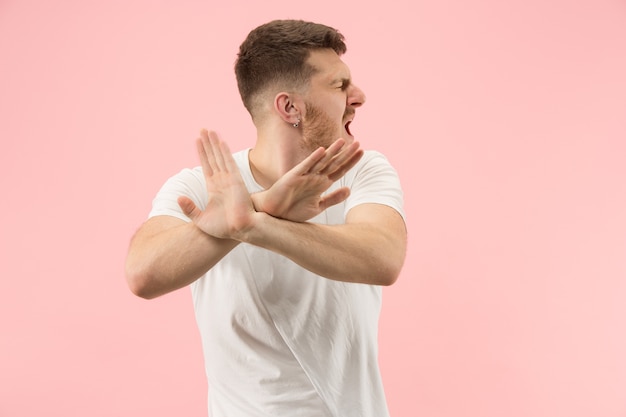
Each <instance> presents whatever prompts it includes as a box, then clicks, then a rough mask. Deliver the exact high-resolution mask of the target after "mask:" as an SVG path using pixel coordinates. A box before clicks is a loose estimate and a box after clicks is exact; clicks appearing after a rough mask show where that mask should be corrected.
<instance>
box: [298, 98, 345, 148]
mask: <svg viewBox="0 0 626 417" xmlns="http://www.w3.org/2000/svg"><path fill="white" fill-rule="evenodd" d="M305 109H306V119H303V120H302V138H303V146H304V147H305V148H306V150H308V151H311V152H312V151H314V150H315V149H317V148H319V147H320V146H322V147H324V148H328V147H329V146H330V145H331V144H332V143H333V142H334V141H336V140H337V139H339V137H341V131H340V129H339V127H338V126H337V122H336V121H333V120H332V119H331V118H330V117H329V116H328V114H327V113H326V112H325V111H324V110H322V109H321V108H320V107H317V106H315V105H313V104H311V103H305Z"/></svg>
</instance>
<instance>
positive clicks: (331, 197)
mask: <svg viewBox="0 0 626 417" xmlns="http://www.w3.org/2000/svg"><path fill="white" fill-rule="evenodd" d="M349 196H350V189H349V188H348V187H341V188H340V189H338V190H335V191H333V192H332V193H330V194H328V195H327V196H325V197H323V198H322V199H320V203H319V204H320V208H321V209H322V210H326V209H327V208H328V207H331V206H334V205H335V204H339V203H341V202H342V201H344V200H345V199H346V198H348V197H349Z"/></svg>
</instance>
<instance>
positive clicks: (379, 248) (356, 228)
mask: <svg viewBox="0 0 626 417" xmlns="http://www.w3.org/2000/svg"><path fill="white" fill-rule="evenodd" d="M397 224H398V222H395V223H394V226H393V227H391V228H390V229H387V230H386V229H385V228H384V227H382V226H381V225H373V224H370V223H366V222H353V223H348V224H341V225H320V224H313V223H296V222H290V221H287V220H282V219H277V218H273V217H271V216H268V215H265V214H259V219H258V221H257V222H256V223H255V227H254V228H252V229H251V230H249V231H247V233H246V234H245V236H243V237H242V241H246V242H247V243H250V244H253V245H256V246H260V247H263V248H265V249H268V250H270V251H272V252H276V253H279V254H281V255H283V256H286V257H288V258H289V259H291V260H292V261H294V262H296V263H297V264H299V265H300V266H302V267H303V268H305V269H307V270H309V271H311V272H314V273H316V274H318V275H321V276H323V277H326V278H329V279H333V280H337V281H344V282H355V283H365V284H373V285H391V284H393V283H394V282H395V280H396V279H397V277H398V275H399V273H400V270H401V268H402V265H403V262H404V257H405V250H406V241H405V239H404V233H403V231H402V230H398V227H397ZM402 227H403V225H402ZM399 235H400V237H399Z"/></svg>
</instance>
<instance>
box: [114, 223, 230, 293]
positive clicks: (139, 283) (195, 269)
mask: <svg viewBox="0 0 626 417" xmlns="http://www.w3.org/2000/svg"><path fill="white" fill-rule="evenodd" d="M151 220H152V219H151ZM237 244H238V242H236V241H233V240H226V239H217V238H214V237H212V236H209V235H207V234H206V233H204V232H202V231H201V230H200V229H198V228H197V227H196V226H195V225H194V224H193V223H184V222H182V221H181V223H180V224H179V225H176V226H174V227H168V228H167V229H165V230H159V231H155V232H153V228H152V227H151V225H150V224H146V225H144V226H142V228H141V229H140V230H139V231H138V232H137V234H136V235H135V236H134V237H133V239H132V241H131V245H130V248H129V251H128V256H127V258H126V277H127V280H128V285H129V287H130V289H131V291H132V292H133V293H134V294H136V295H138V296H140V297H142V298H147V299H151V298H155V297H158V296H160V295H163V294H166V293H168V292H171V291H174V290H177V289H179V288H182V287H185V286H187V285H189V284H191V283H192V282H194V281H195V280H197V279H198V278H200V277H201V276H202V275H203V274H205V273H206V272H207V271H208V270H209V269H210V268H212V267H213V265H215V264H216V263H217V262H218V261H219V260H220V259H222V258H223V257H224V256H225V255H226V254H227V253H228V252H230V251H231V250H232V249H233V248H234V247H235V246H236V245H237Z"/></svg>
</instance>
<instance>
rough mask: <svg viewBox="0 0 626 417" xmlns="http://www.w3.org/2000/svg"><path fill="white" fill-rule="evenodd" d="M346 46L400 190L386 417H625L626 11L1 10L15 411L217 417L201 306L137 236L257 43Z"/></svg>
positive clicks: (444, 5)
mask: <svg viewBox="0 0 626 417" xmlns="http://www.w3.org/2000/svg"><path fill="white" fill-rule="evenodd" d="M274 18H303V19H307V20H315V21H320V22H324V23H327V24H330V25H333V26H336V27H338V28H340V29H341V30H342V32H343V33H344V34H345V35H346V37H347V41H348V47H349V51H348V54H347V55H346V56H345V60H346V62H347V63H348V64H349V65H350V66H351V69H352V73H353V76H354V80H355V82H356V83H357V84H358V85H359V86H360V87H361V88H362V89H363V90H364V91H365V92H366V94H367V95H368V102H367V104H366V105H365V106H364V107H363V108H362V109H361V110H360V111H358V112H357V118H356V121H355V123H354V125H353V128H352V129H353V131H354V132H356V136H357V137H358V139H359V140H360V141H361V142H362V144H363V145H364V147H366V148H375V149H378V150H381V151H382V152H384V153H385V154H387V155H388V157H389V159H390V160H391V162H392V163H393V164H394V165H395V166H396V168H397V169H398V171H399V173H400V175H401V177H402V181H403V184H404V187H405V191H406V211H407V213H408V219H409V223H408V228H409V249H408V257H407V262H406V266H405V268H404V271H403V273H402V276H401V277H400V280H399V281H398V283H397V284H396V285H394V286H392V287H389V288H385V290H384V307H383V314H382V318H381V323H380V365H381V368H382V372H383V377H384V381H385V388H386V392H387V397H388V402H389V407H390V409H391V412H392V415H393V416H395V417H400V416H407V417H412V416H427V417H452V416H454V417H458V416H468V417H474V416H476V417H501V416H507V417H526V416H528V417H554V416H567V417H587V416H598V417H624V416H626V302H625V301H624V300H625V299H626V162H625V161H626V3H624V2H623V1H617V0H615V1H606V0H599V1H598V0H585V1H583V0H579V1H576V0H574V1H565V0H555V1H550V2H546V1H542V0H527V1H521V0H519V1H515V0H514V1H497V0H479V1H473V2H465V1H462V0H444V1H437V2H432V1H419V0H418V1H403V2H393V1H392V2H385V3H383V4H379V3H376V2H369V3H368V2H363V1H346V2H336V1H334V0H322V1H318V2H304V3H303V2H298V3H286V2H278V1H265V2H244V1H241V0H234V1H231V2H219V3H218V2H209V1H204V2H203V1H190V0H187V1H178V2H167V1H148V0H128V1H122V0H116V1H110V2H95V1H92V2H87V1H78V0H76V1H58V2H47V1H34V0H20V1H18V0H0V138H1V140H2V150H1V152H0V174H1V175H0V181H1V183H0V185H1V190H2V194H3V198H2V206H1V207H2V216H0V277H1V280H0V291H1V299H0V416H3V417H4V416H7V417H13V416H38V415H48V416H91V417H99V416H102V417H104V416H106V417H110V416H147V415H149V416H155V417H158V416H171V415H184V416H203V415H206V382H205V379H204V371H203V359H202V356H201V348H200V341H199V337H198V335H197V331H196V327H195V322H194V318H193V312H192V305H191V298H190V294H189V291H188V290H186V289H185V290H181V291H178V292H176V293H173V294H170V295H168V296H166V297H163V298H161V299H157V300H154V301H144V300H141V299H138V298H136V297H134V296H132V295H131V294H130V292H129V291H128V290H127V288H126V284H125V281H124V276H123V263H124V257H125V253H126V248H127V244H128V241H129V239H130V237H131V235H132V234H133V232H134V230H135V229H136V228H137V227H138V226H139V224H140V223H141V222H142V221H143V220H144V219H145V217H146V215H147V213H148V211H149V208H150V202H151V199H152V197H153V196H154V194H155V192H156V191H157V190H158V188H159V187H160V185H161V184H162V182H163V181H164V180H165V179H166V178H167V177H168V176H170V175H172V174H173V173H175V172H177V171H178V170H180V169H181V168H183V167H186V166H192V165H196V164H197V160H196V155H195V151H194V149H195V148H194V144H193V141H194V139H195V137H196V134H197V132H198V130H199V129H200V128H202V127H207V128H213V129H216V130H218V131H219V132H220V133H221V134H222V136H223V137H224V138H226V139H227V140H228V141H229V142H230V144H231V148H232V149H240V148H242V147H244V146H250V145H251V144H252V143H253V134H254V130H253V126H252V124H251V122H250V120H249V117H248V116H247V114H246V113H245V111H244V109H243V106H242V105H241V104H240V101H239V97H238V94H237V91H236V85H235V81H234V75H233V73H232V65H233V62H234V59H235V54H236V50H237V47H238V45H239V43H240V42H241V41H242V40H243V38H244V37H245V35H246V34H247V32H248V31H249V30H250V29H252V28H253V27H255V26H256V25H258V24H261V23H264V22H266V21H268V20H271V19H274Z"/></svg>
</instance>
